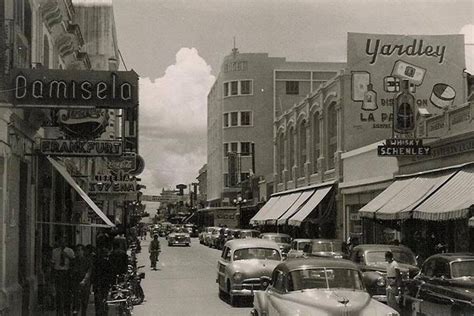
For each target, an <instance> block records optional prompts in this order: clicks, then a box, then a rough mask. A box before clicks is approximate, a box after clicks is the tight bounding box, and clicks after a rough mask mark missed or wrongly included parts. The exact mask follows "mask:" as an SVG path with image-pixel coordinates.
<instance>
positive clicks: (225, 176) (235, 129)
mask: <svg viewBox="0 0 474 316" xmlns="http://www.w3.org/2000/svg"><path fill="white" fill-rule="evenodd" d="M343 67H344V64H342V63H316V62H314V63H313V62H289V61H286V59H285V58H276V57H269V56H268V54H257V53H239V52H238V50H236V49H234V51H233V53H232V54H231V55H228V56H226V57H225V59H224V62H223V63H222V66H221V70H220V73H219V75H218V77H217V80H216V82H215V83H214V86H213V87H212V89H211V91H210V93H209V95H208V160H207V161H208V168H207V203H208V206H212V207H219V206H232V203H233V202H232V201H233V200H234V199H235V198H236V197H237V196H238V195H241V194H242V183H244V182H246V181H247V182H248V183H251V184H252V185H253V184H255V185H254V186H259V185H260V186H262V188H263V190H260V192H273V191H274V188H273V133H274V126H273V121H274V119H275V118H276V117H277V116H279V115H280V114H281V113H283V112H284V111H286V109H287V108H288V107H289V105H292V104H294V103H297V102H299V101H300V100H301V99H303V98H304V97H305V96H306V95H307V94H309V93H311V92H312V91H314V90H316V89H317V88H318V87H319V86H320V85H321V84H323V83H324V82H326V81H327V80H329V79H330V78H331V77H333V76H335V75H336V73H337V71H338V70H339V69H341V68H343ZM248 191H250V192H253V191H258V190H254V188H250V189H249V190H248ZM254 195H255V194H252V196H251V197H250V198H249V199H248V200H249V201H250V202H249V204H252V205H256V204H257V203H258V202H259V201H260V200H263V201H265V200H266V199H267V196H264V195H260V196H259V197H257V196H254ZM246 198H248V197H246Z"/></svg>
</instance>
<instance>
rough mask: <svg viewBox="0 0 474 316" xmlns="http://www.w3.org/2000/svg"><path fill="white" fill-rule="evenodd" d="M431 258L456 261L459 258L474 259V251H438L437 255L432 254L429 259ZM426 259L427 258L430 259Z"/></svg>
mask: <svg viewBox="0 0 474 316" xmlns="http://www.w3.org/2000/svg"><path fill="white" fill-rule="evenodd" d="M431 258H442V259H445V260H447V261H449V262H453V261H456V260H458V259H469V260H474V253H471V252H448V253H438V254H435V255H432V256H430V257H428V259H431ZM428 259H426V260H428Z"/></svg>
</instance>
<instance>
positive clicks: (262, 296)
mask: <svg viewBox="0 0 474 316" xmlns="http://www.w3.org/2000/svg"><path fill="white" fill-rule="evenodd" d="M264 282H265V280H264V279H263V278H262V283H264ZM251 315H254V316H256V315H285V316H291V315H295V316H296V315H326V316H331V315H338V316H339V315H360V316H364V315H367V316H369V315H370V316H375V315H398V312H396V311H395V310H394V309H392V308H391V307H389V306H387V305H385V304H382V303H380V302H378V301H376V300H374V299H372V298H371V297H370V294H369V293H368V292H367V291H366V289H365V287H364V283H363V281H362V274H361V271H360V270H359V268H358V267H357V265H355V264H354V263H352V262H351V261H349V260H344V259H330V258H316V257H314V258H305V259H302V258H300V259H294V260H287V261H284V262H283V263H280V264H279V265H278V266H277V267H276V268H275V270H274V271H273V274H272V279H271V281H270V285H268V287H267V288H266V289H265V290H263V291H257V292H256V294H255V297H254V301H253V310H252V312H251Z"/></svg>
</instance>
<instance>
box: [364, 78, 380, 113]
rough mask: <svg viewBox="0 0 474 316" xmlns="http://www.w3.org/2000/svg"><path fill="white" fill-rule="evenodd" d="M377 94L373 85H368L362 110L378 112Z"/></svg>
mask: <svg viewBox="0 0 474 316" xmlns="http://www.w3.org/2000/svg"><path fill="white" fill-rule="evenodd" d="M377 109H378V106H377V92H375V91H374V90H373V85H372V84H371V83H369V84H368V85H367V91H366V92H365V93H364V101H363V102H362V110H364V111H374V110H377Z"/></svg>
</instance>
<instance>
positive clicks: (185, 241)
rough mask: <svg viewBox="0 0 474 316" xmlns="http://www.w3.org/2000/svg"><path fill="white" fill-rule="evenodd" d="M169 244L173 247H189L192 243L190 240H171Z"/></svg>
mask: <svg viewBox="0 0 474 316" xmlns="http://www.w3.org/2000/svg"><path fill="white" fill-rule="evenodd" d="M168 243H169V244H171V245H189V244H190V243H191V241H190V240H169V241H168Z"/></svg>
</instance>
